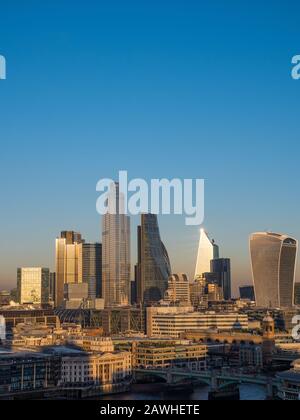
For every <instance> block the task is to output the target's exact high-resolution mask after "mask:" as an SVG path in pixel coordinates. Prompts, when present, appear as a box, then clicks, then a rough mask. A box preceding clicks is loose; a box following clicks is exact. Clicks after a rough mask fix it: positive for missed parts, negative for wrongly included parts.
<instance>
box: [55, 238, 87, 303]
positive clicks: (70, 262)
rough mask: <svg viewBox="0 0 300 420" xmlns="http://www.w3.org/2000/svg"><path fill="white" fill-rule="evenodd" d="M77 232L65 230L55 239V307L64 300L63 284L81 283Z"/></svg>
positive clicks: (80, 241) (81, 244) (80, 256)
mask: <svg viewBox="0 0 300 420" xmlns="http://www.w3.org/2000/svg"><path fill="white" fill-rule="evenodd" d="M83 242H84V241H83V240H82V237H81V235H80V234H79V233H76V232H71V231H65V232H62V233H61V237H60V238H59V239H56V287H55V295H56V297H55V304H56V307H58V306H60V305H62V303H63V301H64V285H65V284H78V283H82V246H83Z"/></svg>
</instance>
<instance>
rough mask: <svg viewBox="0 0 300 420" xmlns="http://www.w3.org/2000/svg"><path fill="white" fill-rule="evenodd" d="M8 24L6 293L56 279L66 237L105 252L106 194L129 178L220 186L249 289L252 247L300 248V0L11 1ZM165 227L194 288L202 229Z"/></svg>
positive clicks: (209, 216) (219, 233) (212, 201)
mask: <svg viewBox="0 0 300 420" xmlns="http://www.w3.org/2000/svg"><path fill="white" fill-rule="evenodd" d="M0 17H1V24H0V54H2V55H4V56H5V57H6V59H7V72H8V74H7V76H8V79H7V80H6V81H0V144H1V153H0V174H1V178H0V183H1V185H0V186H1V218H0V232H1V242H0V247H1V249H0V288H4V287H5V288H8V287H13V286H14V285H15V279H16V268H17V267H18V266H36V265H37V266H39V265H44V266H50V267H51V268H53V267H54V239H55V237H56V236H57V235H58V234H59V232H60V230H62V229H75V230H78V231H81V232H82V234H83V235H84V237H85V238H86V239H87V240H89V241H96V240H100V218H99V216H98V215H97V213H96V210H95V202H96V199H97V193H96V191H95V186H96V183H97V181H98V179H100V178H103V177H113V178H114V177H116V176H117V174H118V171H119V170H122V169H126V170H128V172H129V176H130V177H142V178H146V179H150V178H160V177H167V178H170V179H171V178H173V177H180V178H205V180H206V218H205V228H206V229H207V230H208V231H209V233H210V235H211V236H212V237H214V238H215V240H216V241H217V243H218V244H219V245H220V248H221V254H222V256H226V257H231V258H232V264H233V277H234V281H235V284H236V285H237V284H238V283H242V284H245V283H249V281H250V278H251V276H250V264H249V256H248V236H249V234H250V233H251V232H253V231H260V230H265V229H268V230H274V231H280V232H284V233H288V234H290V235H293V236H295V237H296V238H298V239H300V223H299V222H300V199H299V186H300V174H299V172H300V171H299V159H300V143H299V141H300V134H299V133H300V118H299V111H300V81H294V80H292V78H291V68H292V66H291V59H292V56H294V55H296V54H300V27H299V17H300V3H299V1H296V0H294V1H291V0H287V1H283V0H281V1H278V0H272V1H271V0H269V1H264V2H262V1H258V0H251V1H242V0H216V1H211V0H202V1H201V0H198V1H196V0H180V1H179V0H172V1H171V0H168V1H166V0H159V1H158V0H151V1H146V0H143V1H141V0H140V1H133V0H126V1H124V0H119V1H117V0H107V1H101V0H98V1H96V0H94V1H92V0H85V1H82V0H74V1H70V0H51V1H49V0H43V1H40V0H39V1H38V0H28V1H26V2H24V1H23V0H19V1H17V0H2V1H1V6H0ZM160 226H161V231H162V236H163V239H164V241H165V243H166V246H167V248H168V250H169V253H170V256H171V259H172V262H173V270H174V271H186V272H188V273H189V274H192V273H193V271H194V265H195V260H196V251H197V240H198V236H199V228H196V227H194V228H191V227H189V228H187V227H186V226H185V225H184V221H183V220H182V218H180V217H169V218H168V217H163V218H161V219H160ZM134 230H135V225H134V226H133V234H132V237H133V261H134V260H135V258H134V257H135V231H134ZM298 279H299V280H300V276H299V274H298Z"/></svg>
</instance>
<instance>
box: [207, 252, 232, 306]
mask: <svg viewBox="0 0 300 420" xmlns="http://www.w3.org/2000/svg"><path fill="white" fill-rule="evenodd" d="M211 272H212V273H215V274H217V282H218V285H219V287H221V289H222V290H223V296H224V299H225V300H230V299H231V264H230V259H229V258H218V259H215V260H212V261H211Z"/></svg>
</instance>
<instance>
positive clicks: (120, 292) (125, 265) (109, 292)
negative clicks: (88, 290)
mask: <svg viewBox="0 0 300 420" xmlns="http://www.w3.org/2000/svg"><path fill="white" fill-rule="evenodd" d="M107 203H108V210H109V211H108V213H107V214H105V215H104V216H103V223H102V244H103V255H102V297H103V298H104V301H105V306H106V307H113V306H127V305H129V304H130V280H131V278H130V274H131V265H130V218H129V217H128V216H126V215H125V214H123V213H124V197H123V195H122V194H121V193H120V190H119V184H118V183H115V184H113V185H112V186H111V188H110V191H109V194H108V199H107Z"/></svg>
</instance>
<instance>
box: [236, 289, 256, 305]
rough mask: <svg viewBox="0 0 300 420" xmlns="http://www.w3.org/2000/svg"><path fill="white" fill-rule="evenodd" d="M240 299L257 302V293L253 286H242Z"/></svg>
mask: <svg viewBox="0 0 300 420" xmlns="http://www.w3.org/2000/svg"><path fill="white" fill-rule="evenodd" d="M240 298H241V299H248V300H251V301H252V302H254V301H255V293H254V287H253V286H241V287H240Z"/></svg>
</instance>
